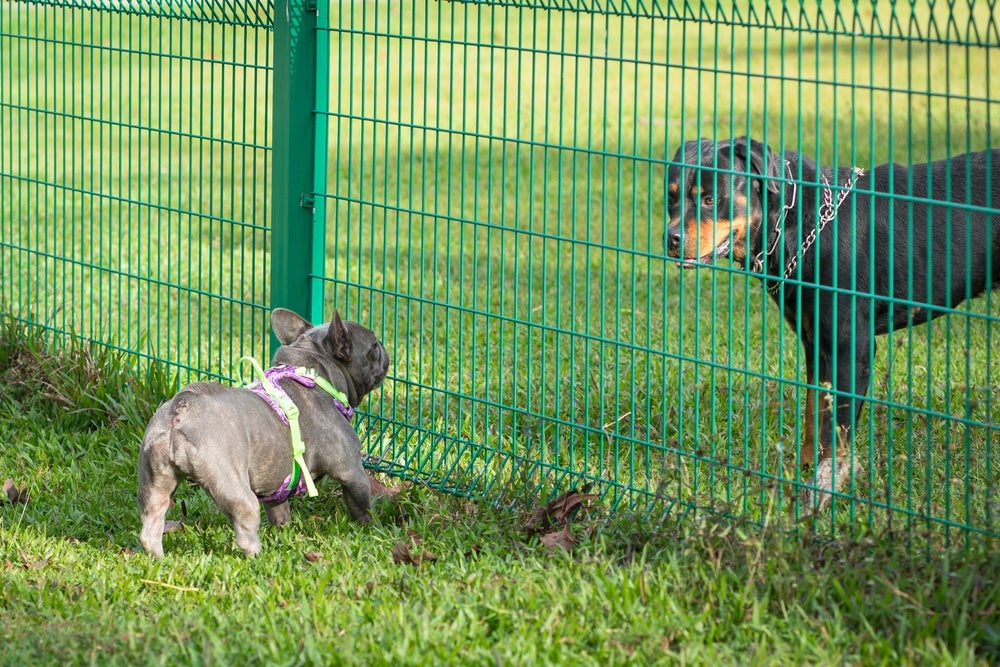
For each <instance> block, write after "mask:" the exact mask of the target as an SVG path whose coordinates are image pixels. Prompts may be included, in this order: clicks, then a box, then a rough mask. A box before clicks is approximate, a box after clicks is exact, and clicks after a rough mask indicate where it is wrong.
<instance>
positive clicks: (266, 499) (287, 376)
mask: <svg viewBox="0 0 1000 667" xmlns="http://www.w3.org/2000/svg"><path fill="white" fill-rule="evenodd" d="M303 370H305V369H302V368H296V367H294V366H289V365H287V364H283V365H281V366H274V367H272V368H268V369H267V370H266V371H264V377H265V378H267V381H268V382H270V383H271V384H272V385H274V387H275V388H276V389H277V390H278V391H279V392H281V393H282V394H285V390H284V389H282V388H281V384H280V382H281V380H295V381H296V382H298V383H299V384H300V385H302V386H303V387H310V388H312V387H315V386H316V378H314V377H311V376H309V375H303V374H302V373H301V372H300V371H303ZM246 389H249V390H250V391H252V392H253V393H255V394H257V395H258V396H260V397H261V398H263V399H264V401H265V402H266V403H267V404H268V405H270V406H271V409H272V410H274V412H275V414H277V415H278V418H279V419H281V421H282V422H283V423H284V424H285V426H288V416H287V415H285V412H284V410H282V409H281V407H280V406H279V405H278V402H277V401H276V400H274V398H273V397H272V396H271V395H270V394H268V393H267V390H266V389H264V385H263V384H262V383H261V381H260V380H254V381H253V382H251V383H250V384H248V385H247V386H246ZM285 398H288V394H285ZM289 400H291V399H289ZM333 402H334V404H335V405H336V406H337V409H338V410H339V411H340V414H342V415H344V418H345V419H346V420H347V421H351V418H352V417H353V416H354V408H352V407H351V406H350V405H344V404H343V403H341V402H340V401H339V400H337V399H336V398H334V399H333ZM299 473H300V471H299V466H298V465H297V464H295V463H294V462H293V464H292V474H291V475H289V476H288V477H286V478H285V481H284V482H282V483H281V486H279V487H278V488H277V489H276V490H275V491H274V493H271V494H269V495H266V496H257V500H259V501H260V502H262V503H280V502H284V501H285V500H288V499H289V498H291V497H293V496H301V495H303V494H304V493H305V492H306V482H305V479H303V477H302V476H301V475H300V474H299Z"/></svg>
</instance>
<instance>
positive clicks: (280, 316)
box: [271, 308, 389, 406]
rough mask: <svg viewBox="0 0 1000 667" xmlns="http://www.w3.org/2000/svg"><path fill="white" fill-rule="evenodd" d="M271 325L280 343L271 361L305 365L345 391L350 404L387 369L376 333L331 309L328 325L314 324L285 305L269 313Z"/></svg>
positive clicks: (373, 387)
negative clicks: (346, 319) (341, 316)
mask: <svg viewBox="0 0 1000 667" xmlns="http://www.w3.org/2000/svg"><path fill="white" fill-rule="evenodd" d="M271 328H272V329H273V330H274V335H275V336H277V338H278V340H279V341H280V342H281V347H279V348H278V351H277V352H275V353H274V359H273V360H272V364H274V365H278V364H288V365H290V366H305V367H307V368H312V369H314V370H315V371H317V372H318V373H319V374H320V375H322V376H323V377H325V378H326V379H327V380H329V381H330V382H331V383H332V384H333V386H334V387H336V388H337V389H340V390H341V391H343V392H345V393H346V394H347V399H348V401H349V402H350V404H351V405H352V406H357V405H358V403H360V402H361V399H362V398H364V396H365V395H366V394H367V393H368V392H370V391H371V390H373V389H375V388H376V387H378V386H379V385H380V384H381V383H382V380H384V379H385V375H386V373H387V372H388V370H389V353H388V352H386V349H385V347H383V345H382V343H381V342H380V341H379V340H378V338H376V337H375V334H374V333H373V332H372V331H371V330H370V329H367V328H365V327H363V326H362V325H360V324H357V323H356V322H344V321H342V320H341V319H340V313H338V312H337V311H336V310H334V311H333V319H332V320H331V321H330V323H329V324H321V325H320V326H313V325H312V324H310V323H309V322H308V321H306V320H304V319H303V318H301V317H299V316H298V315H296V314H295V313H293V312H292V311H290V310H287V309H285V308H276V309H275V310H274V311H273V312H272V313H271Z"/></svg>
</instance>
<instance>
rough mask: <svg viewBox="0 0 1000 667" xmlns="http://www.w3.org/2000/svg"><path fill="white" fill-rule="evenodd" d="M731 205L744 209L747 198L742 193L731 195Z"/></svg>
mask: <svg viewBox="0 0 1000 667" xmlns="http://www.w3.org/2000/svg"><path fill="white" fill-rule="evenodd" d="M733 205H734V206H737V207H739V208H742V209H744V210H745V209H746V207H747V198H746V197H744V196H743V195H736V196H735V197H733Z"/></svg>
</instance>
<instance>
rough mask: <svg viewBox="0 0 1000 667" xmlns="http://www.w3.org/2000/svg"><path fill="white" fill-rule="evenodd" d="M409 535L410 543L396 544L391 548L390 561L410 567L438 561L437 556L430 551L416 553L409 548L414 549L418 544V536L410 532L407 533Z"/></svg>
mask: <svg viewBox="0 0 1000 667" xmlns="http://www.w3.org/2000/svg"><path fill="white" fill-rule="evenodd" d="M408 532H409V535H410V542H409V543H406V542H397V543H396V544H395V545H394V546H393V547H392V560H393V561H394V562H396V563H410V564H411V565H420V564H421V563H423V562H424V561H432V562H433V561H436V560H437V559H438V557H437V555H435V554H432V553H431V552H430V551H421V552H420V553H416V552H415V551H414V550H413V549H412V548H411V547H416V546H417V545H418V544H420V541H421V539H420V536H419V535H417V534H416V533H414V532H413V531H412V530H411V531H408Z"/></svg>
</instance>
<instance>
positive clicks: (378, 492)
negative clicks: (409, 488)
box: [368, 475, 403, 498]
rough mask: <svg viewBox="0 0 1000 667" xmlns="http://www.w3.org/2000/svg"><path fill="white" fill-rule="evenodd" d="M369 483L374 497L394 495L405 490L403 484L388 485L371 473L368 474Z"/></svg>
mask: <svg viewBox="0 0 1000 667" xmlns="http://www.w3.org/2000/svg"><path fill="white" fill-rule="evenodd" d="M368 485H369V486H370V487H371V493H372V498H382V497H385V496H390V497H392V496H395V495H396V494H397V493H399V492H400V491H402V490H403V485H402V484H401V485H399V486H386V485H385V484H383V483H382V482H380V481H379V480H377V479H375V478H374V477H372V476H371V475H368Z"/></svg>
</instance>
